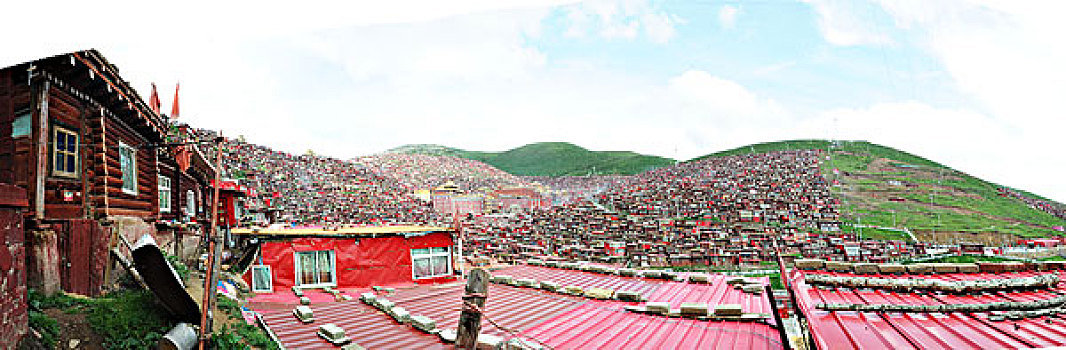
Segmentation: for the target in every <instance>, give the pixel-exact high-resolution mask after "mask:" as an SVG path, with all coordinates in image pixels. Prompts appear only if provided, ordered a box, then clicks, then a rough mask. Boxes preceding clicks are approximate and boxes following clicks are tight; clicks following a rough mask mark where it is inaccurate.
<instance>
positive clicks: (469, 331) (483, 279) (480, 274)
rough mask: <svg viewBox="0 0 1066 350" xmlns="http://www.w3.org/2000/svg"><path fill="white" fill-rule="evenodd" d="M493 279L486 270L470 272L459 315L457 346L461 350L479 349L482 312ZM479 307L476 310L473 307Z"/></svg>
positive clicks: (479, 269)
mask: <svg viewBox="0 0 1066 350" xmlns="http://www.w3.org/2000/svg"><path fill="white" fill-rule="evenodd" d="M490 278H492V277H491V276H490V275H489V273H488V272H486V271H485V270H484V269H481V268H476V269H473V270H470V274H469V275H468V276H467V280H466V295H463V307H462V310H463V311H462V313H461V314H460V315H459V333H458V335H457V336H456V341H455V344H456V346H457V347H458V348H459V349H474V348H476V347H477V336H478V334H479V333H481V311H482V310H483V309H484V307H485V299H486V298H488V292H489V279H490ZM471 305H475V306H477V308H476V309H475V308H474V307H473V306H471Z"/></svg>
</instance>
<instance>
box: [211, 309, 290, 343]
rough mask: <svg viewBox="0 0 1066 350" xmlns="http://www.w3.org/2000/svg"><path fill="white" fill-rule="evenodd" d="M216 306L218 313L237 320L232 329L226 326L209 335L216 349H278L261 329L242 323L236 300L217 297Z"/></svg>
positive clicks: (242, 317)
mask: <svg viewBox="0 0 1066 350" xmlns="http://www.w3.org/2000/svg"><path fill="white" fill-rule="evenodd" d="M216 306H217V307H218V309H219V310H220V311H222V312H225V313H226V314H229V316H230V318H232V319H234V320H238V322H237V323H235V325H234V326H233V327H232V328H231V327H229V326H226V327H224V328H223V329H222V331H221V332H215V333H214V334H212V335H211V339H213V341H214V343H215V346H216V347H217V348H218V349H222V350H227V349H250V348H255V349H278V346H277V344H274V341H273V340H271V339H270V337H268V336H267V335H266V333H265V332H263V330H262V329H260V328H259V327H256V326H252V325H249V324H246V323H244V321H243V319H244V316H243V315H241V306H240V305H239V304H238V303H237V301H236V300H233V299H230V298H226V297H219V298H218V304H217V305H216Z"/></svg>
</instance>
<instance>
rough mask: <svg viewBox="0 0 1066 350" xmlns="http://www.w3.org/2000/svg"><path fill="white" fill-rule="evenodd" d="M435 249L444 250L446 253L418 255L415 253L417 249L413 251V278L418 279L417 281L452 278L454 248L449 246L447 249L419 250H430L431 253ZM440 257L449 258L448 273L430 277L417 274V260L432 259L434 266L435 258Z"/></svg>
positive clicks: (431, 248) (430, 248)
mask: <svg viewBox="0 0 1066 350" xmlns="http://www.w3.org/2000/svg"><path fill="white" fill-rule="evenodd" d="M433 248H444V249H445V251H444V252H439V253H432V252H431V253H427V254H416V253H415V250H416V249H411V278H413V279H416V280H420V279H427V278H438V277H445V276H451V275H452V247H451V246H447V247H426V248H419V249H429V250H430V251H432V250H433ZM438 256H444V257H447V258H448V271H447V272H445V273H443V274H437V275H429V276H418V275H417V274H416V273H415V259H430V260H429V261H430V266H432V263H433V257H438Z"/></svg>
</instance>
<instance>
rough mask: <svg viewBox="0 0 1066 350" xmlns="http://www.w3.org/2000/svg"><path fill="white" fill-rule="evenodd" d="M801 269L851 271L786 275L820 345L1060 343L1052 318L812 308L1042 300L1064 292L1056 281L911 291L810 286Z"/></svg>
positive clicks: (1061, 332)
mask: <svg viewBox="0 0 1066 350" xmlns="http://www.w3.org/2000/svg"><path fill="white" fill-rule="evenodd" d="M806 273H817V274H828V275H838V276H854V275H850V274H840V273H825V272H802V271H796V272H794V273H793V274H792V277H791V279H792V286H793V292H794V293H795V295H796V302H797V303H798V304H799V305H798V308H799V309H800V310H801V311H802V312H803V313H804V315H805V316H806V317H807V319H808V323H809V325H810V331H811V335H812V336H813V338H814V341H815V343H816V345H817V346H818V347H819V348H822V349H843V348H866V349H885V348H891V349H914V348H920V349H990V348H1034V347H1049V346H1066V324H1064V323H1063V322H1062V321H1061V320H1060V319H1057V318H1040V319H1033V318H1027V319H1023V320H1017V321H1004V322H992V321H989V320H988V319H987V317H986V316H985V314H984V313H959V312H954V313H928V314H924V313H876V312H857V311H836V312H827V311H822V310H818V309H815V306H816V305H817V304H820V303H846V304H904V305H941V304H966V303H989V302H1000V301H1027V300H1037V299H1048V298H1052V297H1054V296H1057V295H1056V293H1063V292H1066V290H1064V289H1063V287H1062V285H1061V284H1060V285H1059V286H1058V287H1056V288H1055V289H1054V290H1053V291H1047V290H1044V291H1026V292H997V293H987V294H982V295H951V294H941V293H923V294H917V293H896V292H891V291H883V290H874V289H848V288H826V289H823V288H814V287H811V286H809V285H807V284H806V283H805V282H804V281H803V276H804V274H806ZM1042 273H1046V272H1017V273H1001V274H989V273H980V274H944V275H920V276H912V275H904V276H891V275H889V276H877V277H881V278H927V279H933V278H935V279H943V280H981V279H996V278H1018V277H1027V276H1033V275H1037V274H1042ZM1049 320H1050V323H1049Z"/></svg>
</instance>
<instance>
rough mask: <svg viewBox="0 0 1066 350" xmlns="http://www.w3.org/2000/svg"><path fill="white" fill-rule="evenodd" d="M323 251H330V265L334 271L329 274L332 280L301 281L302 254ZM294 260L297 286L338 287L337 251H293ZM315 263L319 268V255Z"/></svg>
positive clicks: (320, 251)
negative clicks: (317, 281)
mask: <svg viewBox="0 0 1066 350" xmlns="http://www.w3.org/2000/svg"><path fill="white" fill-rule="evenodd" d="M322 252H329V259H330V261H329V265H330V268H331V269H332V271H330V274H329V276H330V278H331V280H330V281H329V282H319V283H302V282H303V281H301V278H302V276H303V270H302V268H301V267H300V254H307V253H316V254H317V253H322ZM292 262H293V265H294V266H295V269H294V270H295V271H296V276H295V277H296V278H294V280H295V283H296V286H297V287H300V288H322V287H336V286H337V253H336V252H334V251H332V250H307V251H302V252H293V253H292ZM315 264H316V268H317V264H318V257H317V255H316V257H315Z"/></svg>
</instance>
